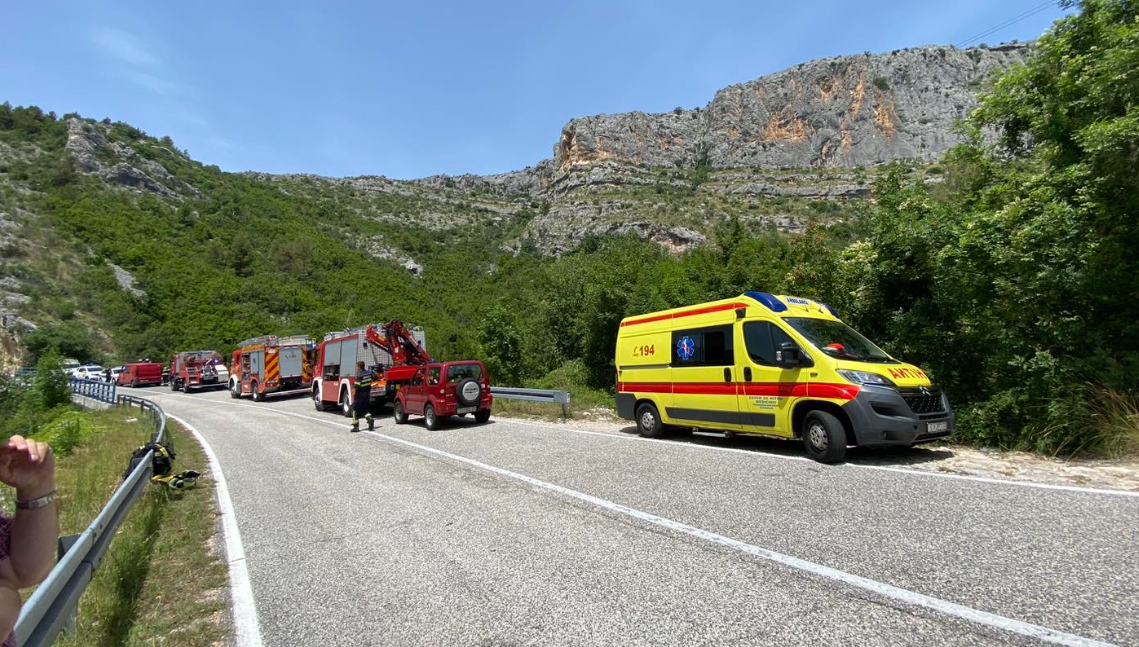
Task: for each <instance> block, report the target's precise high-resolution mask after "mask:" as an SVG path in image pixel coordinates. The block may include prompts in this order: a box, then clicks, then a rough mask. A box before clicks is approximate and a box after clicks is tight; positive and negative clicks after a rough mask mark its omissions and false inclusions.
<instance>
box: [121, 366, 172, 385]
mask: <svg viewBox="0 0 1139 647" xmlns="http://www.w3.org/2000/svg"><path fill="white" fill-rule="evenodd" d="M118 383H119V386H159V385H161V384H162V364H159V363H158V362H130V363H128V364H126V365H125V366H123V370H122V372H121V373H119V378H118Z"/></svg>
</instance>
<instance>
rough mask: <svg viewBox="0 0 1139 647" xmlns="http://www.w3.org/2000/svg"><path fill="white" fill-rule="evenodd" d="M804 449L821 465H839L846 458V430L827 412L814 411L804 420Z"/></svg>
mask: <svg viewBox="0 0 1139 647" xmlns="http://www.w3.org/2000/svg"><path fill="white" fill-rule="evenodd" d="M802 433H803V447H805V448H806V450H807V455H808V456H810V457H811V458H813V459H815V460H817V461H819V462H820V463H837V462H839V461H841V460H842V459H843V457H845V456H846V429H845V428H844V427H843V426H842V422H841V421H840V420H839V419H838V418H836V417H834V416H832V415H831V414H829V413H827V412H826V411H812V412H810V413H808V414H807V415H806V417H805V418H803V432H802Z"/></svg>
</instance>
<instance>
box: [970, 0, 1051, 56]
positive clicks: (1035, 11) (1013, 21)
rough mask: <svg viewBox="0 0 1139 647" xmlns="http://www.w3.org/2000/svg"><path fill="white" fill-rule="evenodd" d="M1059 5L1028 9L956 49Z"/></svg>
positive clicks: (1046, 3)
mask: <svg viewBox="0 0 1139 647" xmlns="http://www.w3.org/2000/svg"><path fill="white" fill-rule="evenodd" d="M1059 5H1060V3H1059V2H1056V1H1055V0H1052V1H1051V2H1045V3H1044V4H1041V5H1038V6H1036V7H1034V8H1032V9H1029V10H1028V11H1025V12H1024V13H1022V14H1020V15H1019V16H1016V17H1014V18H1009V19H1008V20H1006V21H1004V22H1002V23H1001V24H999V25H997V26H995V27H990V28H989V29H986V30H985V31H983V32H981V33H979V34H977V35H976V36H974V37H972V38H970V39H968V40H964V41H961V42H960V43H958V44H957V47H965V46H967V45H969V44H970V43H974V42H976V41H979V40H981V39H982V38H984V37H986V36H989V35H991V34H995V33H996V32H998V31H1000V30H1002V29H1004V28H1006V27H1011V26H1012V25H1015V24H1016V23H1018V22H1020V21H1022V20H1025V19H1027V18H1030V17H1032V16H1035V15H1036V14H1038V13H1040V12H1041V11H1044V10H1045V9H1050V8H1052V7H1056V6H1059Z"/></svg>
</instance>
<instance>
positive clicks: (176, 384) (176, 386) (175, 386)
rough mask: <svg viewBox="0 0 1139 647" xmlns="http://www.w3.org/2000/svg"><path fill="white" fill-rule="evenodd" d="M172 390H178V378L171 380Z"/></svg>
mask: <svg viewBox="0 0 1139 647" xmlns="http://www.w3.org/2000/svg"><path fill="white" fill-rule="evenodd" d="M170 390H171V391H177V390H178V380H170Z"/></svg>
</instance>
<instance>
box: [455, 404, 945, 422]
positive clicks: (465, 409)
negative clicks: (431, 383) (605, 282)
mask: <svg viewBox="0 0 1139 647" xmlns="http://www.w3.org/2000/svg"><path fill="white" fill-rule="evenodd" d="M478 409H479V408H478V407H459V408H458V409H455V413H474V412H475V411H478ZM942 424H945V423H942Z"/></svg>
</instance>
